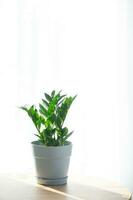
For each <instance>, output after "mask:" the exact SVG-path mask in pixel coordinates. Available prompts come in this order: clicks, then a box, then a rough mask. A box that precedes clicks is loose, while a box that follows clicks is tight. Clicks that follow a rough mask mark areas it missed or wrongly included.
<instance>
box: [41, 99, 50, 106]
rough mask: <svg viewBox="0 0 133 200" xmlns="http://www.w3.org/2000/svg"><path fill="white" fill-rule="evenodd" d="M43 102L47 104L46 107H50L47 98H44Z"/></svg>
mask: <svg viewBox="0 0 133 200" xmlns="http://www.w3.org/2000/svg"><path fill="white" fill-rule="evenodd" d="M42 102H43V103H44V105H45V106H46V107H49V103H48V102H47V101H46V100H45V99H42Z"/></svg>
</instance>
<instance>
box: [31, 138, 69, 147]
mask: <svg viewBox="0 0 133 200" xmlns="http://www.w3.org/2000/svg"><path fill="white" fill-rule="evenodd" d="M31 144H32V145H33V146H39V147H42V148H62V147H67V146H72V142H70V141H67V144H65V145H61V146H46V145H44V144H40V143H39V141H38V140H35V141H32V142H31Z"/></svg>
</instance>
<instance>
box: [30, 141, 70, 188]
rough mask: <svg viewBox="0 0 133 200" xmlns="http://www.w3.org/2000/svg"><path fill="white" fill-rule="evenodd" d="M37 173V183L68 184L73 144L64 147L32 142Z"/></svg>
mask: <svg viewBox="0 0 133 200" xmlns="http://www.w3.org/2000/svg"><path fill="white" fill-rule="evenodd" d="M32 148H33V154H34V158H35V166H36V173H37V181H38V183H39V184H43V185H62V184H66V183H67V178H68V168H69V161H70V156H71V151H72V143H71V142H68V144H67V145H64V146H45V145H43V144H39V142H38V141H34V142H32Z"/></svg>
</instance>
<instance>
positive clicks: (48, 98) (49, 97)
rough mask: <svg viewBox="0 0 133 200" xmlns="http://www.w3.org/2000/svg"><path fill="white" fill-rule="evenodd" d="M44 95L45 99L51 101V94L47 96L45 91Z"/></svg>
mask: <svg viewBox="0 0 133 200" xmlns="http://www.w3.org/2000/svg"><path fill="white" fill-rule="evenodd" d="M44 95H45V97H46V99H47V100H48V101H49V102H50V101H52V98H51V96H49V95H48V94H47V93H44Z"/></svg>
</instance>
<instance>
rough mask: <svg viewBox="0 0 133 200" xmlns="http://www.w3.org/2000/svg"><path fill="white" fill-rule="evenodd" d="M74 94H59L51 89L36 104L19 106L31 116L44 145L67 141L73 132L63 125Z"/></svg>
mask: <svg viewBox="0 0 133 200" xmlns="http://www.w3.org/2000/svg"><path fill="white" fill-rule="evenodd" d="M75 98H76V96H74V97H71V96H69V97H68V96H67V95H61V91H60V92H56V91H55V90H53V91H52V92H51V94H47V93H44V98H43V99H42V101H41V103H40V104H39V108H38V109H37V108H36V106H34V105H32V106H30V107H29V106H22V107H20V108H21V109H23V110H24V111H26V113H27V114H28V116H29V117H30V118H31V120H32V122H33V123H34V125H35V127H36V129H37V134H35V135H36V136H37V137H38V140H39V142H40V143H42V144H44V145H46V146H61V145H65V144H66V143H67V139H68V137H69V136H70V135H71V134H72V133H73V131H72V132H69V131H68V128H67V127H64V121H65V119H66V116H67V113H68V110H69V108H70V106H71V104H72V102H73V101H74V99H75Z"/></svg>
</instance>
